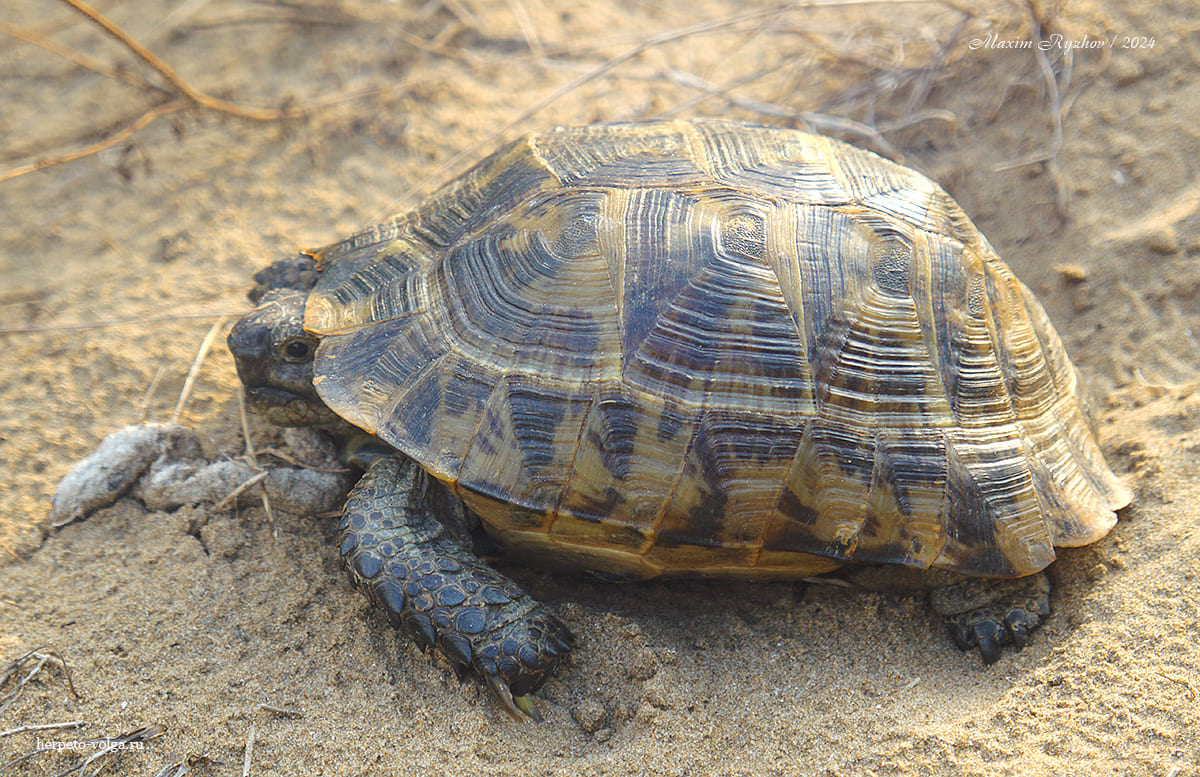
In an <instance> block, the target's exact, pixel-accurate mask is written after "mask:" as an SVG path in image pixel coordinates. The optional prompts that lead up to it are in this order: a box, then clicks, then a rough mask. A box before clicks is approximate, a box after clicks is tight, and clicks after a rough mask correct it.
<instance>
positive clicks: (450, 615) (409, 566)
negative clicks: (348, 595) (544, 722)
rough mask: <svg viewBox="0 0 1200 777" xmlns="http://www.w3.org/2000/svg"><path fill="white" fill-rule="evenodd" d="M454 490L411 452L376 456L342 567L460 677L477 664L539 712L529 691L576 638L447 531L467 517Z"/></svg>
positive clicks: (350, 520) (511, 700)
mask: <svg viewBox="0 0 1200 777" xmlns="http://www.w3.org/2000/svg"><path fill="white" fill-rule="evenodd" d="M448 497H449V495H448V494H447V493H446V492H445V491H444V489H442V487H441V485H440V484H439V483H437V481H435V480H434V479H433V478H432V477H430V476H429V475H428V474H427V473H426V472H425V471H424V470H422V469H421V468H420V467H419V466H418V465H417V464H416V463H415V462H413V461H412V460H411V459H409V458H407V457H405V456H400V455H396V456H392V457H389V458H386V459H381V460H379V461H377V462H375V463H374V464H372V465H371V467H370V469H369V470H368V471H367V474H366V475H364V476H363V478H362V480H360V481H359V483H358V485H357V486H355V488H354V490H353V491H351V492H350V496H349V497H348V498H347V500H346V506H345V510H344V513H343V517H342V523H341V526H340V527H339V528H340V530H341V553H342V564H343V566H344V567H345V568H346V571H347V573H348V574H349V576H350V579H351V581H353V582H354V584H355V585H357V586H358V587H359V589H361V590H362V591H363V592H364V593H366V595H367V596H368V597H369V598H370V599H371V601H372V602H373V603H375V604H376V605H378V606H379V607H381V608H382V609H383V610H384V611H385V612H386V613H387V616H388V620H389V621H390V622H391V624H392V626H393V627H395V628H397V629H403V630H404V631H405V633H407V634H408V635H409V636H410V637H412V639H413V640H414V641H415V642H416V643H417V645H418V646H419V647H420V648H421V649H422V650H425V649H426V648H429V647H434V648H436V649H437V650H439V651H440V652H441V653H442V654H443V655H444V656H446V658H447V659H448V660H449V661H450V663H451V664H453V665H454V667H455V670H456V671H457V672H459V674H460V675H461V674H462V673H463V672H465V671H467V670H468V669H470V668H473V669H474V670H475V671H476V672H477V673H478V674H479V675H480V676H481V677H483V678H484V680H486V681H487V683H488V685H489V686H490V687H491V688H492V690H493V691H495V692H496V694H497V696H499V698H500V699H501V701H502V702H503V703H504V704H505V706H506V707H507V708H508V709H509V710H510V711H511V712H515V711H516V709H518V708H519V709H520V710H522V711H524V712H525V713H526V714H528V715H529V716H530V717H533V718H535V719H536V718H537V717H538V716H537V710H536V707H534V705H533V699H532V698H531V694H533V693H534V692H535V691H537V690H538V689H539V688H540V687H541V686H542V684H543V683H544V682H545V681H546V680H547V679H548V678H549V677H550V675H551V674H552V673H553V672H554V670H555V668H556V667H557V666H558V663H559V661H561V660H562V658H563V656H565V655H566V653H567V652H568V651H569V650H570V649H571V646H572V644H573V641H574V639H573V637H572V635H571V632H570V631H569V630H568V629H567V627H566V626H564V625H563V624H562V622H561V621H559V620H558V619H557V618H556V617H554V615H552V614H551V613H550V612H549V610H547V609H546V607H545V606H544V605H542V604H540V603H538V602H536V601H534V600H533V599H532V598H531V597H530V596H529V595H528V594H526V593H525V592H524V591H522V590H521V589H520V588H519V587H518V586H517V584H516V583H514V582H513V581H511V580H509V579H508V578H507V577H505V576H504V575H501V574H500V573H499V572H497V571H496V570H494V569H492V568H491V567H489V566H487V565H486V564H484V563H483V562H482V561H480V560H479V559H478V558H477V557H476V556H475V555H474V553H472V552H471V550H470V548H469V547H468V545H467V543H466V542H465V541H464V539H463V538H462V537H461V536H459V534H457V533H456V532H454V531H451V530H450V529H449V528H447V523H446V522H447V521H448V522H450V524H451V525H452V526H453V525H461V522H462V515H461V511H462V506H461V504H459V503H458V502H457V500H455V499H453V498H452V497H450V498H448ZM454 512H458V515H457V516H455V515H454V514H453V513H454ZM442 513H449V514H448V515H442ZM514 705H515V706H514Z"/></svg>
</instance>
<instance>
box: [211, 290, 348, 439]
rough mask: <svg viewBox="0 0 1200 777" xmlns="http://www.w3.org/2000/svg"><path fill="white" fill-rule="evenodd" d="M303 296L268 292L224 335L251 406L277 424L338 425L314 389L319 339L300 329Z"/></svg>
mask: <svg viewBox="0 0 1200 777" xmlns="http://www.w3.org/2000/svg"><path fill="white" fill-rule="evenodd" d="M307 298H308V294H307V293H306V292H303V291H298V290H296V289H272V290H271V291H268V292H266V293H265V294H264V295H263V296H262V297H261V298H260V299H259V302H258V307H256V308H255V309H254V310H252V311H250V312H249V313H247V314H246V315H245V316H243V317H242V319H241V320H240V321H238V322H237V324H235V325H234V327H233V329H232V330H231V331H230V332H229V350H230V352H231V353H232V354H233V358H234V360H235V361H236V362H237V371H238V377H239V378H241V380H242V384H243V385H244V386H245V388H246V398H247V399H248V400H249V402H250V407H251V408H252V409H253V410H254V411H255V412H256V413H258V414H259V415H261V416H263V417H264V418H266V419H267V420H268V421H270V422H271V423H273V424H276V425H278V426H321V425H328V424H331V423H337V422H338V421H339V419H338V418H337V416H336V415H335V414H334V413H333V411H331V410H330V409H329V408H328V407H326V406H325V403H324V402H322V401H321V398H320V397H318V396H317V392H316V390H315V389H314V388H313V359H314V357H315V356H316V352H317V345H318V344H319V342H320V338H318V337H317V336H316V335H313V334H311V333H309V332H306V331H305V330H304V302H305V300H306V299H307Z"/></svg>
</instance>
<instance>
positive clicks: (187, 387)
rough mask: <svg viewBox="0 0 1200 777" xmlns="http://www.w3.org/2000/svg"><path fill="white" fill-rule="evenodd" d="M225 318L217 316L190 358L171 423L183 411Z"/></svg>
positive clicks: (176, 421)
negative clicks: (194, 355)
mask: <svg viewBox="0 0 1200 777" xmlns="http://www.w3.org/2000/svg"><path fill="white" fill-rule="evenodd" d="M227 320H228V318H226V317H225V316H221V317H220V318H218V319H217V320H216V322H215V323H213V325H212V327H211V328H210V329H209V330H208V334H206V335H205V336H204V340H203V341H202V342H201V343H200V348H199V349H198V350H197V351H196V358H195V359H192V366H191V368H190V369H189V370H188V374H187V380H185V381H184V382H183V390H182V391H180V392H179V401H178V402H176V403H175V410H174V411H173V412H172V413H171V423H173V424H174V423H178V422H179V416H180V415H181V414H182V413H183V408H184V406H185V405H186V404H187V401H188V399H189V398H190V397H191V395H192V388H193V387H194V386H195V385H196V376H197V375H199V374H200V367H201V366H202V365H203V364H204V360H205V359H206V358H207V357H208V352H209V351H210V350H212V346H213V343H214V342H215V341H216V339H217V335H219V334H220V333H221V329H222V327H224V326H225V322H226V321H227Z"/></svg>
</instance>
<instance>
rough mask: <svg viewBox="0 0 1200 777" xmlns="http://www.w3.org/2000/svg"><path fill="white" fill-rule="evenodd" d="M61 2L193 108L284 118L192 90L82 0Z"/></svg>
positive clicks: (280, 113) (267, 118) (259, 118)
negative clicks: (159, 76) (133, 56)
mask: <svg viewBox="0 0 1200 777" xmlns="http://www.w3.org/2000/svg"><path fill="white" fill-rule="evenodd" d="M62 2H64V3H66V4H67V5H69V6H71V7H72V8H74V9H75V10H76V11H79V13H81V14H83V15H84V16H86V17H88V18H89V19H91V20H92V21H93V22H95V23H96V24H97V25H99V26H100V28H101V29H103V30H104V31H105V32H107V33H108V34H109V35H111V36H112V37H114V38H116V39H117V40H118V41H120V42H121V43H122V44H123V45H124V46H125V47H126V48H128V49H129V50H130V51H132V52H133V53H134V54H136V55H137V56H138V57H140V58H141V59H142V60H144V61H145V62H146V63H147V64H148V65H150V67H152V68H154V69H155V70H157V71H158V72H159V73H161V74H162V76H163V78H165V79H167V80H168V81H169V82H171V86H173V87H175V89H176V90H177V91H178V92H179V93H180V94H182V95H183V96H184V97H186V98H187V99H189V100H191V101H192V102H194V103H196V104H197V105H202V106H204V107H205V108H209V109H211V110H214V111H221V112H222V113H229V114H232V115H234V116H240V117H241V118H243V119H251V120H253V121H278V120H279V119H282V118H284V117H285V114H284V113H283V111H278V110H270V109H266V108H252V107H247V106H244V105H238V104H236V103H231V102H229V101H228V100H222V99H221V98H219V97H213V96H212V95H207V94H204V93H203V92H201V91H199V90H197V89H194V88H192V86H191V85H190V84H188V83H187V82H186V81H184V80H183V79H182V78H180V77H179V75H178V74H177V73H176V72H175V70H174V69H173V68H172V67H171V66H170V65H168V64H167V63H166V62H164V61H163V60H162V59H160V58H159V57H158V56H157V55H156V54H155V53H154V52H152V51H150V49H148V48H146V47H145V46H143V45H142V44H140V43H138V42H137V41H136V40H134V39H133V38H131V37H129V35H127V34H126V33H125V31H124V30H122V29H121V28H120V27H118V26H117V25H115V24H113V23H112V22H111V21H109V20H108V18H107V17H105V16H104V15H103V14H101V13H100V12H99V11H97V10H96V9H94V8H92V7H91V6H90V5H88V4H87V3H85V2H83V0H62Z"/></svg>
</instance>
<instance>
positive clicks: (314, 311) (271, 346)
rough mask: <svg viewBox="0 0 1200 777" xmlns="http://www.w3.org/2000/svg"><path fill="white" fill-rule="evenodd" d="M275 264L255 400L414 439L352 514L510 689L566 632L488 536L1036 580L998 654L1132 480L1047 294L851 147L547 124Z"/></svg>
mask: <svg viewBox="0 0 1200 777" xmlns="http://www.w3.org/2000/svg"><path fill="white" fill-rule="evenodd" d="M256 279H257V280H258V283H259V287H258V292H257V294H256V295H252V297H253V298H257V299H259V306H258V307H257V308H256V309H255V310H254V311H253V312H251V313H250V314H248V315H247V316H246V317H245V318H244V319H243V320H241V321H240V322H239V323H238V324H237V325H236V326H235V327H234V329H233V330H232V332H231V333H230V335H229V345H230V348H231V350H232V352H233V354H234V355H235V358H236V361H237V368H238V372H239V375H240V377H241V379H242V381H243V383H244V385H245V387H246V390H247V396H248V398H249V400H250V402H251V404H252V406H253V407H254V408H255V409H256V410H258V411H259V412H260V413H262V414H263V415H264V416H265V417H266V418H267V419H268V420H270V421H272V422H274V423H278V424H284V425H287V424H309V425H318V426H321V425H324V426H327V427H332V426H334V425H337V424H342V423H345V422H348V423H349V424H351V425H352V426H353V427H356V428H357V429H360V430H363V431H365V432H367V433H369V434H371V435H374V436H375V438H376V439H377V440H379V441H381V442H382V443H385V444H386V446H389V452H388V453H387V454H386V455H379V456H375V457H374V460H373V461H371V462H369V463H368V466H367V470H366V473H365V475H364V476H363V477H362V479H361V481H360V482H359V484H358V485H357V486H356V487H355V489H354V490H353V491H352V492H351V494H350V496H349V497H348V499H347V502H346V504H345V508H344V514H343V519H342V522H341V526H340V531H341V535H340V536H341V553H342V558H343V563H344V566H345V568H346V569H347V571H348V573H349V576H350V578H351V579H352V581H353V582H354V583H355V584H356V585H357V586H358V587H359V588H360V589H361V590H363V591H364V592H365V593H366V594H367V595H368V597H369V598H370V599H371V600H372V601H373V602H375V603H376V604H378V605H379V606H380V607H381V608H382V609H383V610H384V611H385V612H386V613H387V616H388V618H389V619H390V621H391V623H392V625H393V626H395V627H397V628H401V629H403V630H404V631H406V632H407V633H408V634H409V635H411V636H412V638H413V639H415V640H416V642H417V643H418V645H420V646H421V647H422V649H425V648H428V647H434V648H436V649H437V650H438V651H439V652H441V653H442V654H443V655H444V656H445V657H446V658H447V659H448V660H449V661H450V663H451V664H452V665H453V666H454V667H455V669H456V671H458V672H459V673H460V676H461V675H463V674H464V673H469V672H471V671H472V670H473V671H474V672H476V673H478V674H479V675H481V676H482V677H483V678H484V679H485V680H486V681H487V683H488V685H490V686H491V687H492V688H493V690H495V692H496V693H497V694H498V695H499V696H500V697H501V698H502V699H503V700H504V701H505V704H506V705H507V706H508V707H509V708H510V710H511V709H515V708H520V709H522V710H525V711H526V712H527V713H529V714H530V715H535V714H536V710H535V708H534V707H533V706H532V700H531V699H530V694H532V693H533V692H535V691H537V690H538V689H539V687H540V686H541V685H542V684H543V683H544V682H545V681H546V679H547V678H548V677H549V676H550V675H551V673H552V672H553V671H554V670H555V668H556V667H557V666H558V665H559V663H560V661H561V660H562V659H563V657H564V656H565V655H566V654H567V653H568V651H569V650H570V649H571V648H572V646H573V642H574V640H573V637H572V635H571V633H570V631H569V630H568V629H567V628H566V627H565V626H564V625H563V624H562V623H561V622H560V621H559V620H558V619H557V618H556V617H555V616H554V615H553V614H552V613H550V611H549V610H548V609H547V608H546V607H545V606H543V605H541V604H539V603H537V602H535V601H533V599H532V598H531V597H529V596H527V595H526V594H525V593H524V592H522V591H521V589H520V588H519V587H518V586H517V585H516V584H515V583H513V582H512V581H510V580H509V579H508V578H506V577H504V576H503V575H501V574H500V573H499V572H497V571H495V570H494V569H492V568H491V567H489V566H487V565H486V564H484V563H483V562H482V561H481V560H480V559H479V558H478V556H477V555H476V554H475V553H474V552H473V549H472V544H471V539H470V531H471V527H472V526H473V525H478V524H481V525H482V527H483V529H484V530H485V531H486V533H487V534H488V535H489V536H490V537H491V538H492V539H493V540H494V542H495V544H497V545H498V546H499V547H500V548H501V549H502V550H503V551H504V552H506V553H508V554H512V555H514V556H517V557H519V558H522V559H524V560H527V561H531V562H535V563H545V564H552V565H555V566H558V567H562V568H571V569H582V570H589V571H591V572H595V573H599V574H600V575H602V576H605V577H609V578H635V579H647V578H653V577H657V576H663V575H671V576H680V575H697V576H708V577H734V578H756V579H798V578H806V577H809V576H812V575H816V574H820V573H824V572H828V571H831V570H833V569H835V568H836V567H839V566H841V565H843V564H847V563H855V564H863V563H870V564H885V565H892V566H890V567H888V569H896V570H901V569H903V568H912V569H916V570H926V571H927V572H922V573H921V574H926V573H928V574H931V575H934V574H937V573H938V571H941V573H953V574H954V575H956V576H967V577H971V578H996V579H1001V578H1013V579H1019V580H1020V581H1021V586H1020V587H1017V588H1016V589H1015V593H1013V592H1005V593H1004V594H1003V595H1002V596H1001V598H1000V601H999V603H992V604H988V605H986V606H982V607H978V608H975V609H973V610H968V611H967V612H966V613H960V614H956V615H954V616H952V617H950V618H949V619H948V621H949V622H950V624H951V632H952V635H953V636H954V637H955V641H956V642H958V643H959V646H960V647H963V648H964V649H965V648H968V647H971V646H974V647H977V648H978V649H979V650H980V652H981V654H982V655H983V658H984V661H985V662H987V663H990V662H991V661H994V660H996V658H997V657H998V656H999V655H1000V651H1001V646H1002V645H1005V644H1010V645H1014V646H1016V647H1017V648H1018V649H1019V648H1020V647H1022V646H1024V644H1025V642H1026V640H1027V638H1028V632H1029V631H1030V630H1031V629H1033V628H1035V627H1036V626H1037V625H1038V624H1039V623H1040V622H1041V620H1042V619H1043V618H1044V617H1045V616H1046V615H1047V614H1048V613H1049V609H1048V606H1049V605H1048V598H1047V592H1048V584H1047V583H1046V582H1045V577H1044V576H1043V575H1041V574H1040V572H1041V570H1043V569H1044V568H1045V567H1046V566H1047V565H1049V564H1050V563H1051V562H1052V561H1053V560H1054V558H1055V548H1056V547H1070V546H1080V545H1084V544H1087V543H1091V542H1094V541H1096V540H1097V539H1099V538H1100V537H1102V536H1104V535H1105V534H1106V533H1107V532H1108V531H1109V529H1110V528H1111V527H1112V526H1113V525H1114V524H1115V522H1116V515H1115V511H1116V510H1118V509H1120V508H1122V507H1124V506H1125V505H1127V504H1128V503H1129V501H1130V493H1129V491H1128V490H1127V489H1126V488H1125V487H1124V486H1123V485H1122V484H1121V483H1120V482H1119V481H1118V480H1117V478H1116V477H1115V476H1114V475H1113V473H1112V472H1111V471H1110V470H1109V468H1108V467H1107V465H1106V464H1105V462H1104V459H1103V456H1102V454H1101V451H1100V449H1099V446H1098V443H1097V434H1096V430H1095V427H1094V425H1093V423H1092V420H1091V417H1090V415H1089V410H1088V407H1087V404H1086V402H1085V400H1084V397H1083V395H1082V393H1081V391H1080V379H1079V376H1078V373H1077V371H1076V369H1075V367H1074V366H1073V365H1072V364H1071V362H1070V361H1069V359H1068V357H1067V355H1066V353H1065V351H1064V349H1063V345H1062V343H1061V341H1060V339H1059V336H1058V335H1057V334H1056V333H1055V330H1054V327H1053V326H1052V325H1051V323H1050V321H1049V319H1048V317H1047V315H1046V313H1045V312H1044V310H1043V308H1042V307H1041V305H1040V304H1039V303H1038V302H1037V300H1036V299H1035V298H1034V296H1033V294H1032V293H1031V292H1030V290H1029V289H1028V288H1027V287H1026V286H1024V285H1023V284H1022V283H1021V282H1020V281H1018V280H1017V278H1016V277H1015V276H1014V275H1013V273H1012V272H1011V271H1010V269H1009V268H1008V267H1007V266H1006V265H1005V264H1004V263H1003V262H1002V261H1001V259H1000V258H999V256H998V255H997V254H996V252H995V251H994V250H993V248H992V247H991V246H990V245H989V244H988V242H987V240H986V239H985V238H984V237H983V236H982V235H981V234H980V232H979V231H978V230H977V229H976V227H975V226H974V225H973V224H972V223H971V221H970V220H969V219H968V218H967V216H966V215H965V214H964V213H963V211H962V209H961V208H960V207H959V206H958V205H957V204H956V203H955V202H954V201H953V200H952V199H951V198H950V197H949V195H947V194H946V192H945V191H943V190H942V189H941V188H940V187H939V186H938V185H937V184H935V183H933V182H932V181H930V180H929V179H928V178H926V177H925V176H923V175H921V174H919V173H917V172H914V171H912V170H910V169H907V168H905V167H902V166H900V165H898V164H895V163H893V162H890V161H888V160H885V159H883V158H881V157H879V156H876V155H875V154H872V153H870V152H867V151H864V150H860V149H858V148H855V147H852V146H850V145H847V144H843V143H841V142H838V141H836V140H832V139H829V138H825V137H821V136H817V135H812V134H807V133H804V132H801V131H797V130H792V129H780V128H768V127H760V126H752V125H747V124H741V123H733V122H723V121H716V120H693V121H673V122H651V123H635V124H615V125H603V126H590V127H582V128H574V129H563V128H560V129H555V130H553V131H549V132H545V133H540V134H533V135H530V136H528V137H525V138H523V139H520V140H518V141H516V142H513V143H511V144H509V145H507V146H505V147H503V148H501V149H500V150H498V151H497V152H495V153H494V154H492V155H491V156H489V157H487V158H486V159H484V160H483V161H481V162H479V163H478V164H477V165H475V166H474V167H472V168H471V169H470V170H469V171H468V172H466V173H465V174H463V175H462V176H461V177H459V178H457V179H456V180H454V181H451V182H450V183H448V184H446V185H445V186H444V187H442V188H441V189H440V190H439V191H438V192H436V193H435V194H434V195H433V196H432V197H431V198H430V199H429V200H428V201H427V202H425V203H424V204H423V205H421V206H419V207H418V208H416V209H415V210H414V211H412V212H411V213H408V214H406V215H402V216H399V217H395V218H393V219H391V220H389V221H387V222H386V223H383V224H380V225H378V226H375V227H373V228H371V229H368V230H366V231H364V232H362V233H360V234H357V235H354V236H353V237H350V238H348V239H346V240H343V241H341V242H338V243H334V244H332V245H330V246H327V247H325V248H322V249H320V250H316V251H311V252H306V253H304V254H302V255H301V256H300V257H299V258H298V259H296V260H284V261H283V262H279V263H276V264H275V265H273V266H272V267H271V268H268V269H267V270H265V271H263V272H261V273H260V274H259V275H258V276H256ZM1031 581H1032V582H1031ZM988 585H991V583H990V581H989V582H988V583H986V584H985V587H986V586H988ZM997 585H998V584H997ZM514 705H515V706H514Z"/></svg>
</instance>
